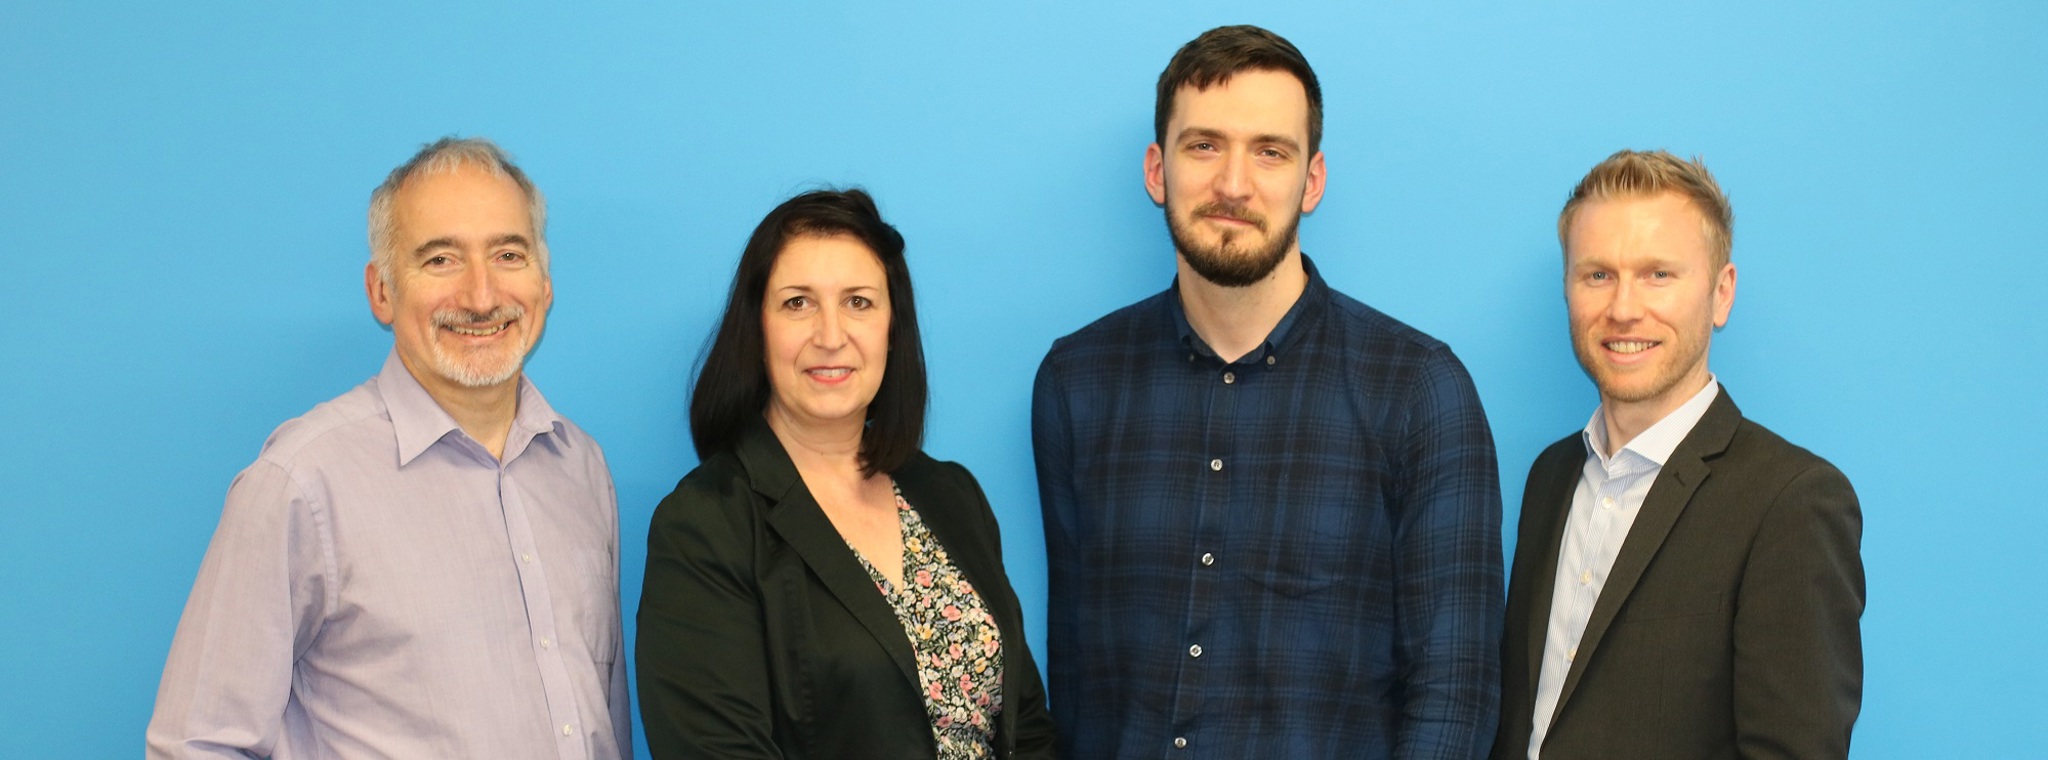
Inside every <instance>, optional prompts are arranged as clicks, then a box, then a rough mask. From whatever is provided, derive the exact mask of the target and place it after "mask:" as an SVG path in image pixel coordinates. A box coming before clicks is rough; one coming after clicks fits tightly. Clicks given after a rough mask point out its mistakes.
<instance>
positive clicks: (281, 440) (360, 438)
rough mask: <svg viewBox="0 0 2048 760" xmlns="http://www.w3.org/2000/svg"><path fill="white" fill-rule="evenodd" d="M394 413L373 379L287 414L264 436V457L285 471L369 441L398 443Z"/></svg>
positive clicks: (261, 459) (350, 450)
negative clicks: (299, 412) (303, 410)
mask: <svg viewBox="0 0 2048 760" xmlns="http://www.w3.org/2000/svg"><path fill="white" fill-rule="evenodd" d="M396 435H397V434H396V433H395V432H394V431H393V430H392V427H391V414H390V411H389V410H388V409H387V408H386V407H385V405H384V399H383V397H382V396H380V395H378V393H377V381H376V380H375V379H371V380H368V381H365V382H364V383H363V384H361V385H358V386H356V387H354V388H352V389H350V390H349V391H348V392H347V393H343V394H341V395H340V396H336V397H334V398H332V399H329V400H327V401H324V402H321V403H320V404H319V405H317V406H315V407H313V408H312V409H310V410H308V411H307V412H306V413H305V414H302V415H299V416H298V417H295V418H292V419H290V420H286V421H285V422H284V424H282V425H278V426H277V429H276V430H273V431H271V433H270V437H269V438H268V439H266V440H264V442H263V449H262V452H261V453H259V454H258V455H257V461H258V462H259V463H266V464H269V465H272V466H275V467H277V468H278V469H281V470H284V471H286V472H299V471H303V470H306V469H308V468H317V467H319V466H321V465H322V464H324V463H326V462H328V461H329V460H330V459H331V458H332V457H334V456H336V455H338V454H353V453H355V452H359V451H360V450H361V449H362V448H363V447H364V446H366V445H377V444H384V445H389V446H391V447H392V448H394V449H395V448H396V446H397V444H396Z"/></svg>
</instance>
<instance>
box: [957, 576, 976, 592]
mask: <svg viewBox="0 0 2048 760" xmlns="http://www.w3.org/2000/svg"><path fill="white" fill-rule="evenodd" d="M972 593H974V587H973V586H970V585H967V580H966V579H964V578H963V579H961V580H960V595H961V596H966V595H968V594H972Z"/></svg>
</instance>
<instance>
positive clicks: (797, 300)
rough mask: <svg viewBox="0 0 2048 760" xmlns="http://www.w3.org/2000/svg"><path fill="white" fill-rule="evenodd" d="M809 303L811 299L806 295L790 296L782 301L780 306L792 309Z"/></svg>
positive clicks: (800, 307) (797, 308)
mask: <svg viewBox="0 0 2048 760" xmlns="http://www.w3.org/2000/svg"><path fill="white" fill-rule="evenodd" d="M809 305H811V299H810V298H808V297H806V296H790V297H789V300H787V301H783V302H782V308H785V309H790V310H792V311H794V310H799V309H802V308H804V307H806V306H809Z"/></svg>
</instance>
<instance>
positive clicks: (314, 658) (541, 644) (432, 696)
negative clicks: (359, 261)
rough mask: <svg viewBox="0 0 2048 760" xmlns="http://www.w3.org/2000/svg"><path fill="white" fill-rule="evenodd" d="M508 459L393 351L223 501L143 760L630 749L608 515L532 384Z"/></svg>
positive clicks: (494, 755) (614, 518) (564, 429)
mask: <svg viewBox="0 0 2048 760" xmlns="http://www.w3.org/2000/svg"><path fill="white" fill-rule="evenodd" d="M518 404H519V407H518V412H517V414H516V416H515V417H514V419H513V422H512V429H511V433H510V435H509V436H508V437H507V440H506V441H505V448H504V457H503V459H502V461H501V460H500V459H499V458H497V457H493V456H492V455H491V453H490V452H489V451H488V450H486V449H485V448H484V447H483V446H482V445H481V444H479V443H477V442H476V441H475V440H474V439H472V438H470V437H469V436H468V435H467V434H465V433H464V432H463V431H462V429H461V427H460V426H458V425H457V424H456V423H455V420H454V418H452V417H450V416H449V415H448V413H447V412H446V411H444V410H442V409H441V407H440V406H439V405H438V404H436V403H435V402H434V400H433V397H431V396H429V395H427V391H426V389H425V388H422V387H421V386H420V384H419V382H418V381H416V380H414V379H413V377H412V375H411V374H410V373H408V372H407V371H406V369H405V366H404V365H403V364H402V363H400V361H399V360H398V356H397V354H396V352H394V353H393V354H392V355H391V356H390V357H389V358H388V359H386V360H385V362H384V369H383V371H382V372H381V373H379V374H378V375H377V376H376V377H375V378H372V379H371V380H369V381H368V382H365V383H363V384H362V385H360V386H357V387H356V388H355V389H354V390H351V391H349V392H348V393H345V394H343V395H341V396H340V397H338V398H336V399H334V400H332V401H329V402H327V403H324V404H321V405H319V406H317V407H314V408H313V410H312V411H310V412H308V413H306V415H305V416H303V417H300V418H298V419H295V420H292V421H290V422H286V423H285V424H284V425H282V426H280V427H279V428H278V429H277V431H276V432H275V433H272V434H271V436H270V439H269V440H268V441H267V442H265V443H264V445H263V451H262V453H261V454H260V455H259V456H258V457H257V460H256V462H255V464H252V465H250V466H249V468H248V469H245V470H243V471H242V473H241V474H240V475H238V476H236V478H235V481H234V484H233V485H232V486H230V487H229V489H228V497H227V505H226V507H225V509H223V510H222V513H221V520H220V526H219V528H218V529H216V531H215V533H214V536H213V542H212V544H211V545H210V546H208V547H207V550H206V559H205V560H204V561H203V562H202V563H201V564H200V567H199V578H198V581H197V582H196V583H194V584H193V588H192V596H191V597H190V599H189V600H188V601H187V602H186V605H185V613H184V617H183V618H182V619H180V620H179V622H178V633H177V636H176V638H175V639H174V640H173V641H172V644H171V653H170V658H169V661H168V662H167V663H166V664H165V666H164V676H163V682H162V684H161V685H160V686H159V687H158V690H157V701H156V714H155V715H154V716H152V718H151V719H150V723H149V729H148V754H149V756H150V757H152V758H199V757H209V758H210V757H266V756H267V757H275V758H279V759H280V760H284V759H287V758H298V757H320V758H491V759H492V760H508V759H509V760H520V759H526V758H531V759H533V760H543V759H544V760H571V759H574V760H610V759H611V758H626V757H630V756H631V755H632V751H633V745H632V724H631V722H630V714H631V713H630V712H629V711H628V709H627V704H626V701H627V696H626V673H625V660H624V659H623V658H622V657H620V651H619V650H620V638H621V632H620V627H619V595H618V507H617V500H616V497H615V496H614V494H613V490H612V481H611V474H610V472H609V471H608V470H607V469H606V467H605V461H604V454H603V453H602V452H600V451H599V450H598V447H597V443H596V442H595V441H593V440H591V439H590V437H589V436H588V435H585V434H584V432H583V431H582V430H581V429H579V428H577V427H576V426H575V425H574V424H571V423H570V422H569V421H568V420H567V419H564V418H563V417H562V416H561V415H559V414H556V413H555V411H554V409H553V408H551V407H549V406H548V403H547V401H546V400H544V399H542V398H541V396H540V393H539V392H538V391H536V390H534V387H533V385H532V384H531V383H529V382H527V381H526V380H525V379H524V378H521V379H520V381H519V401H518Z"/></svg>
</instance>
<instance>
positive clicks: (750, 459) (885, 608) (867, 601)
mask: <svg viewBox="0 0 2048 760" xmlns="http://www.w3.org/2000/svg"><path fill="white" fill-rule="evenodd" d="M738 454H739V458H740V463H741V464H743V465H745V466H746V468H747V475H748V479H749V480H750V481H752V485H753V487H754V490H755V491H756V492H758V493H760V494H761V495H762V496H765V497H767V498H768V499H769V500H770V501H772V502H773V503H774V506H773V507H771V508H770V509H769V510H768V525H769V527H771V528H773V529H774V530H775V532H776V533H777V534H779V535H781V536H782V540H783V541H786V542H788V543H789V546H790V548H791V549H793V550H795V551H796V553H797V556H799V557H802V558H803V561H804V564H805V565H807V566H809V567H810V569H811V572H812V573H813V574H815V575H817V577H818V581H819V582H820V583H821V584H823V585H824V586H825V589H826V590H828V591H830V592H831V593H832V596H833V597H834V598H837V599H838V600H839V603H840V604H841V605H843V606H845V607H846V610H847V611H848V612H850V613H853V617H854V619H855V620H859V621H860V624H861V626H862V627H864V628H866V629H868V633H869V634H871V635H873V636H874V637H875V641H876V642H877V643H879V644H881V645H882V649H884V650H886V651H888V653H889V659H891V660H893V661H895V663H896V668H897V670H900V671H902V672H903V677H904V678H905V679H908V680H909V681H910V686H911V688H912V689H916V688H918V680H917V664H916V662H915V660H914V657H913V655H912V653H911V651H910V639H909V638H907V637H905V636H904V634H903V623H902V622H901V621H899V620H897V619H896V612H895V610H892V609H890V607H889V601H888V600H887V599H886V598H884V597H883V596H882V592H881V591H879V590H877V589H876V588H875V582H874V579H872V578H869V577H868V574H867V572H866V571H865V570H863V569H861V566H860V560H859V559H857V558H856V557H854V555H853V549H852V548H850V547H848V546H847V545H846V539H845V538H842V537H841V536H840V535H839V530H838V529H837V528H834V527H832V519H831V518H829V517H826V516H825V511H824V510H823V509H820V508H819V507H818V502H817V500H816V499H815V498H813V497H812V496H811V491H810V489H808V488H805V487H804V481H803V478H802V477H801V476H799V475H798V474H797V472H796V464H795V463H793V462H791V461H790V460H789V453H788V452H787V451H784V450H783V448H782V442H781V441H780V440H777V439H776V438H775V432H774V431H772V430H769V429H768V424H767V423H766V422H760V421H757V422H755V423H753V424H751V425H749V426H748V428H747V430H746V432H744V433H742V434H741V436H740V444H739V446H738Z"/></svg>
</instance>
